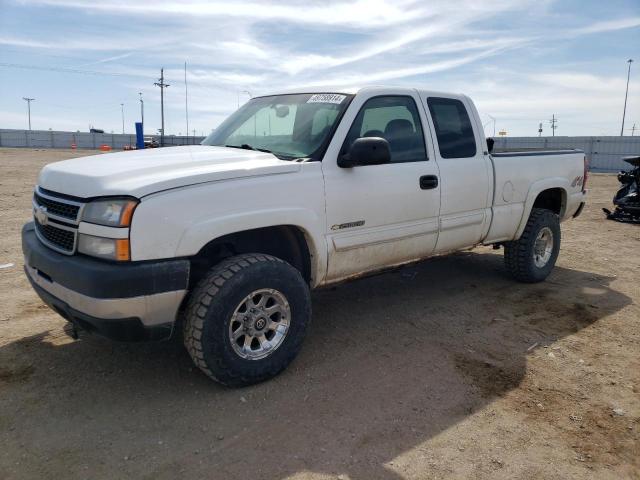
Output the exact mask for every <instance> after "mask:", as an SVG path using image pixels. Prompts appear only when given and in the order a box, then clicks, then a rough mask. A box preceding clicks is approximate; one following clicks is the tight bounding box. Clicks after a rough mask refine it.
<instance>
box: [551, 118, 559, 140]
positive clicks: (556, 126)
mask: <svg viewBox="0 0 640 480" xmlns="http://www.w3.org/2000/svg"><path fill="white" fill-rule="evenodd" d="M549 123H550V124H551V131H552V132H553V136H554V137H555V136H556V128H558V125H556V124H557V123H558V119H557V118H556V114H555V113H554V114H553V115H552V116H551V120H549Z"/></svg>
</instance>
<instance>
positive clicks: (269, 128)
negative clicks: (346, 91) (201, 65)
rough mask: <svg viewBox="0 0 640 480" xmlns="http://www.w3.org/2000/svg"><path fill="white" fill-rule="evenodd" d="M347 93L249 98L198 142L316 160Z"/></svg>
mask: <svg viewBox="0 0 640 480" xmlns="http://www.w3.org/2000/svg"><path fill="white" fill-rule="evenodd" d="M351 98H352V96H351V95H343V94H337V93H315V94H314V93H305V94H295V95H274V96H270V97H258V98H254V99H252V100H250V101H249V102H248V103H246V104H245V105H243V106H242V108H240V109H239V110H237V111H236V112H235V113H233V114H232V115H231V116H230V117H229V118H227V119H226V120H225V121H224V122H222V124H221V125H220V126H219V127H218V128H217V129H216V130H215V131H214V132H213V133H212V134H211V135H209V136H208V137H207V138H205V139H204V140H203V142H202V145H216V146H226V147H235V148H246V149H248V150H260V151H267V152H270V153H273V154H274V155H276V156H277V157H278V158H281V159H285V160H293V159H298V158H310V159H313V160H320V158H319V157H320V156H321V155H322V154H323V153H324V152H323V151H324V149H325V148H326V146H327V144H328V143H329V140H330V138H331V134H332V133H333V130H334V128H335V126H336V124H337V123H338V121H339V119H340V117H341V116H342V113H343V112H344V110H345V109H346V108H347V105H348V104H349V102H350V101H351Z"/></svg>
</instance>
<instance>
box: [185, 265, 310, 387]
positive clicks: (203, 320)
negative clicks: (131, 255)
mask: <svg viewBox="0 0 640 480" xmlns="http://www.w3.org/2000/svg"><path fill="white" fill-rule="evenodd" d="M261 288H268V289H275V290H278V291H279V292H281V293H282V294H283V295H284V296H285V297H286V300H287V301H288V303H289V306H290V309H291V319H290V324H289V329H288V331H287V334H286V337H285V338H284V340H283V341H282V344H280V345H279V346H278V348H277V349H275V350H274V351H273V352H272V353H270V354H269V356H267V357H266V358H262V359H259V360H248V359H244V358H242V357H240V356H239V355H238V354H237V353H236V352H235V351H234V349H233V347H232V345H231V340H230V338H229V334H228V329H229V322H230V321H231V317H232V315H233V312H234V311H235V309H236V308H237V307H238V305H239V304H240V303H241V301H242V299H243V298H245V297H246V296H247V295H249V294H251V292H253V291H256V290H258V289H261ZM310 321H311V298H310V293H309V287H308V285H307V284H306V282H305V281H304V279H303V278H302V275H301V274H300V272H299V271H298V270H297V269H295V268H294V267H292V266H291V265H289V264H288V263H287V262H285V261H283V260H281V259H279V258H276V257H272V256H270V255H263V254H259V253H253V254H243V255H238V256H235V257H231V258H228V259H226V260H224V261H222V262H221V263H219V264H218V265H216V266H214V267H213V268H211V270H209V272H208V273H207V274H206V275H205V277H204V278H203V279H202V280H201V281H200V282H199V283H198V285H197V286H196V287H195V289H194V290H193V292H192V293H191V295H190V298H189V300H188V304H187V307H186V309H185V317H184V323H183V334H184V344H185V347H186V348H187V351H188V352H189V355H191V358H192V359H193V361H194V363H195V364H196V366H198V368H200V370H202V371H203V372H204V373H205V374H206V375H208V376H209V377H211V378H212V379H214V380H216V381H218V382H220V383H222V384H224V385H227V386H230V387H242V386H246V385H251V384H254V383H258V382H262V381H264V380H267V379H269V378H272V377H274V376H276V375H277V374H278V373H280V372H281V371H282V370H284V369H285V368H286V367H287V366H288V365H289V363H291V361H292V360H293V359H294V358H295V356H296V355H297V354H298V352H299V350H300V347H301V346H302V341H303V339H304V335H305V333H306V330H307V327H308V325H309V323H310Z"/></svg>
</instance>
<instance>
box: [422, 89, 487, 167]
mask: <svg viewBox="0 0 640 480" xmlns="http://www.w3.org/2000/svg"><path fill="white" fill-rule="evenodd" d="M427 105H428V106H429V112H430V113H431V118H432V119H433V124H434V127H435V131H436V137H437V139H438V148H439V150H440V156H441V157H442V158H469V157H474V156H475V155H476V137H475V135H474V134H473V127H472V126H471V119H470V118H469V114H468V113H467V109H466V108H465V106H464V104H463V103H462V102H461V101H460V100H456V99H454V98H441V97H429V98H428V99H427Z"/></svg>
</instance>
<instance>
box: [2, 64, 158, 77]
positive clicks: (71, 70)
mask: <svg viewBox="0 0 640 480" xmlns="http://www.w3.org/2000/svg"><path fill="white" fill-rule="evenodd" d="M0 67H4V68H21V69H26V70H40V71H45V72H59V73H74V74H81V75H98V76H100V75H102V76H105V77H139V78H147V79H149V78H151V77H149V76H147V75H140V74H137V73H125V72H99V71H97V70H81V69H78V68H66V67H45V66H42V65H26V64H20V63H5V62H0Z"/></svg>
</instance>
